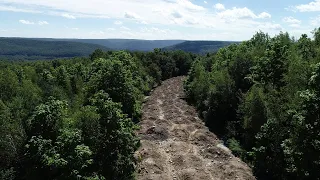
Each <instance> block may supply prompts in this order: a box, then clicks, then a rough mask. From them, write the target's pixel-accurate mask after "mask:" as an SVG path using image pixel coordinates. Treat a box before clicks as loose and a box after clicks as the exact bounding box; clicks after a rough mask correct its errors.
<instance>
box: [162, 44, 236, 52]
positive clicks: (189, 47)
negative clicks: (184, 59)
mask: <svg viewBox="0 0 320 180" xmlns="http://www.w3.org/2000/svg"><path fill="white" fill-rule="evenodd" d="M234 43H239V42H233V41H186V42H182V43H179V44H175V45H173V46H168V47H165V48H163V50H167V51H175V50H182V51H185V52H191V53H195V54H201V55H204V54H207V53H215V52H217V51H218V50H219V49H220V48H223V47H226V46H229V45H231V44H234Z"/></svg>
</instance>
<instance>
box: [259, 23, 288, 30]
mask: <svg viewBox="0 0 320 180" xmlns="http://www.w3.org/2000/svg"><path fill="white" fill-rule="evenodd" d="M258 28H259V29H261V30H263V31H268V30H271V31H277V32H278V31H282V30H283V28H282V26H281V25H280V24H273V23H269V22H267V23H262V24H260V25H259V26H258Z"/></svg>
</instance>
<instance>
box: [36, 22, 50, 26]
mask: <svg viewBox="0 0 320 180" xmlns="http://www.w3.org/2000/svg"><path fill="white" fill-rule="evenodd" d="M38 24H39V25H40V26H42V25H48V24H49V23H48V22H47V21H38Z"/></svg>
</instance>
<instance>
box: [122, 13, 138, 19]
mask: <svg viewBox="0 0 320 180" xmlns="http://www.w3.org/2000/svg"><path fill="white" fill-rule="evenodd" d="M124 17H125V18H128V19H140V16H138V15H137V14H135V13H133V12H125V13H124Z"/></svg>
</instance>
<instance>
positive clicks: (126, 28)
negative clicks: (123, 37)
mask: <svg viewBox="0 0 320 180" xmlns="http://www.w3.org/2000/svg"><path fill="white" fill-rule="evenodd" d="M120 29H121V30H125V31H130V30H131V29H130V28H128V27H126V26H121V27H120Z"/></svg>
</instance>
